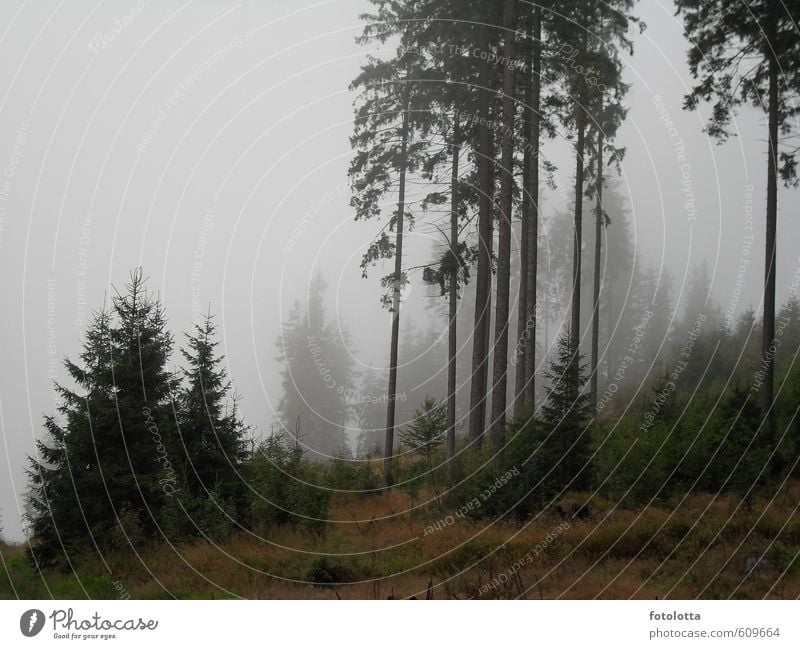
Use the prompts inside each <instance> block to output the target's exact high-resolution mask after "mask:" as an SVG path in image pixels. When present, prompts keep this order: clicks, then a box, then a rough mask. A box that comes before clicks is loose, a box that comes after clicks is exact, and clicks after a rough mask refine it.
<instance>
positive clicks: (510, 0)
mask: <svg viewBox="0 0 800 649" xmlns="http://www.w3.org/2000/svg"><path fill="white" fill-rule="evenodd" d="M516 7H517V1H516V0H505V6H504V10H503V24H504V26H505V43H504V55H505V60H506V61H507V62H509V61H513V60H514V57H515V56H516V40H515V29H514V26H515V22H516ZM514 94H515V93H514V66H513V65H510V64H506V67H505V72H504V75H503V141H502V152H501V170H500V185H501V187H500V215H499V226H498V233H499V238H498V250H497V305H496V311H495V323H494V332H495V335H494V371H493V373H492V388H493V390H492V427H491V430H492V435H491V437H492V446H493V447H494V448H495V450H499V449H500V448H501V447H502V446H503V443H504V441H505V429H506V406H507V398H508V320H509V311H510V309H509V297H510V288H511V287H510V282H511V209H512V205H513V198H514V169H513V167H514V112H515V110H516V102H515V98H514Z"/></svg>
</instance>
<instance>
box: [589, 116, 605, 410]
mask: <svg viewBox="0 0 800 649" xmlns="http://www.w3.org/2000/svg"><path fill="white" fill-rule="evenodd" d="M602 110H603V109H602V105H601V108H600V112H601V114H602ZM596 192H597V206H596V208H595V222H594V287H593V288H594V292H593V295H592V307H593V308H592V358H591V365H590V368H589V371H590V379H589V380H590V390H591V398H592V407H593V408H594V409H595V410H596V409H597V365H598V360H599V359H598V355H599V351H600V349H599V348H600V254H601V252H602V239H601V237H602V234H603V221H604V220H605V216H604V214H603V130H602V128H598V130H597V188H596Z"/></svg>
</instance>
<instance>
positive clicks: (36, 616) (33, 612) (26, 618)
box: [19, 608, 44, 638]
mask: <svg viewBox="0 0 800 649" xmlns="http://www.w3.org/2000/svg"><path fill="white" fill-rule="evenodd" d="M43 628H44V613H42V612H41V611H40V610H39V609H38V608H32V609H30V610H29V611H25V612H24V613H23V614H22V616H21V617H20V618H19V630H20V631H22V635H24V636H25V637H28V638H32V637H33V636H35V635H36V634H37V633H39V631H41V630H42V629H43Z"/></svg>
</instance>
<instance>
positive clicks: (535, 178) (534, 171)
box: [525, 5, 542, 408]
mask: <svg viewBox="0 0 800 649" xmlns="http://www.w3.org/2000/svg"><path fill="white" fill-rule="evenodd" d="M532 38H533V70H532V74H531V95H532V96H531V103H530V106H531V121H530V124H529V129H530V134H529V136H528V142H529V146H530V147H531V179H530V180H531V184H530V190H529V195H530V197H531V213H530V216H529V218H528V229H529V233H528V268H527V274H528V280H527V282H526V288H527V292H528V296H527V298H526V301H525V302H526V306H527V309H528V315H527V318H526V321H527V322H528V326H529V327H530V336H529V337H528V344H527V345H526V346H525V385H526V388H525V395H526V396H525V400H526V401H527V402H528V403H530V404H531V408H535V406H536V325H537V319H538V315H539V314H538V313H537V308H538V304H537V303H538V286H537V282H538V281H539V273H538V266H539V140H540V138H541V104H542V7H541V5H537V6H536V8H535V9H534V14H533V34H532Z"/></svg>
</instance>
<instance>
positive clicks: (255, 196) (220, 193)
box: [0, 0, 800, 538]
mask: <svg viewBox="0 0 800 649" xmlns="http://www.w3.org/2000/svg"><path fill="white" fill-rule="evenodd" d="M365 8H366V3H365V2H361V1H356V0H329V1H327V2H326V1H319V2H310V1H306V0H291V1H290V0H268V1H267V0H265V1H261V2H259V1H251V2H242V3H234V2H223V1H222V0H193V1H189V2H180V1H175V2H173V1H172V0H159V1H158V2H155V1H154V0H151V1H150V2H145V1H144V0H142V1H140V2H138V3H137V0H119V1H117V0H106V1H101V2H97V3H92V2H83V3H75V2H66V1H65V0H62V1H61V2H56V1H55V0H37V1H36V2H32V1H31V0H25V1H20V0H5V1H4V2H3V3H2V6H1V7H0V30H2V31H0V58H1V59H2V60H3V62H4V64H3V66H0V97H1V98H0V174H2V176H3V177H2V178H0V217H1V218H2V220H0V272H2V277H3V282H2V284H1V285H0V295H2V305H3V308H2V312H0V313H1V314H2V315H0V340H1V341H2V372H0V434H2V443H0V467H2V468H0V513H2V517H3V524H4V528H5V535H6V536H7V537H9V538H20V536H21V525H20V508H21V498H20V496H21V494H22V493H23V492H24V490H25V479H24V474H23V466H24V463H25V456H26V454H27V453H30V452H31V450H32V448H33V441H34V439H35V437H37V436H39V435H41V433H42V425H41V423H42V415H43V414H44V413H52V412H53V410H54V399H53V392H52V389H51V380H52V378H53V377H56V378H58V377H62V376H63V371H62V369H61V367H60V360H61V359H62V358H63V357H64V356H70V357H74V356H75V355H76V353H77V352H78V350H79V347H80V336H81V333H82V331H83V330H84V327H85V323H86V321H87V318H88V316H89V314H90V312H91V309H93V308H96V307H98V306H100V305H101V304H102V303H103V299H104V296H105V295H107V294H108V293H109V292H110V291H111V288H110V287H111V286H112V285H116V286H121V285H122V284H123V283H124V282H125V280H126V278H127V276H128V273H129V271H130V270H131V269H132V268H134V267H136V266H139V265H142V266H143V267H144V270H145V273H146V275H148V276H149V277H150V288H151V289H152V290H157V291H159V292H160V294H161V296H162V298H163V299H164V301H165V303H166V308H167V314H168V316H169V319H170V326H171V328H172V330H173V331H176V332H179V331H184V330H186V329H188V327H189V325H190V323H191V321H192V318H193V314H196V313H197V311H198V309H199V311H201V312H205V310H206V309H207V308H208V304H209V303H210V304H211V309H212V311H213V312H214V313H216V314H217V316H218V323H219V325H220V328H221V334H222V337H223V341H224V351H225V353H226V354H227V359H228V365H229V371H230V373H231V375H232V377H233V379H234V381H235V384H236V386H237V388H238V390H239V391H240V392H241V393H242V395H243V403H242V406H243V413H244V415H245V418H246V419H247V421H248V422H249V423H250V424H252V425H254V426H257V427H260V428H262V429H263V428H267V429H268V428H269V424H270V422H271V420H272V410H273V408H274V407H275V406H276V405H277V400H278V399H279V397H280V394H279V377H278V373H277V371H278V366H277V363H275V361H274V356H275V354H276V348H275V340H276V337H277V336H278V333H279V324H280V322H281V320H282V319H284V318H285V315H286V312H287V310H288V308H289V307H290V306H291V303H292V301H293V300H294V299H296V298H298V297H299V296H301V295H302V294H303V292H304V287H305V285H306V284H307V282H308V281H309V279H310V277H311V273H312V272H313V270H314V269H316V268H321V269H322V270H323V271H324V272H325V274H326V278H327V280H328V282H329V285H330V290H331V300H330V304H329V308H330V309H331V310H333V311H334V312H335V314H336V315H337V317H338V318H339V321H340V322H342V323H343V324H344V325H345V326H346V327H347V328H348V329H349V330H350V333H351V337H352V340H353V350H352V351H353V355H354V358H355V359H356V361H357V362H358V363H362V364H368V363H370V362H373V363H380V362H381V361H383V358H384V354H385V351H384V350H385V349H386V347H387V341H388V333H389V331H388V329H389V327H388V324H389V320H388V315H387V314H386V313H385V312H382V311H381V308H380V304H379V301H378V298H379V294H380V291H379V288H378V287H377V285H376V284H377V282H376V281H375V280H362V279H361V278H360V270H359V268H358V266H359V261H360V257H361V254H362V253H363V250H364V247H365V245H366V244H367V243H368V242H369V240H370V239H371V238H372V237H373V236H374V235H375V233H376V229H377V227H378V226H377V225H376V224H362V223H359V224H356V223H353V222H352V214H351V211H350V209H349V207H348V201H349V194H348V192H347V190H346V187H345V185H344V183H345V181H346V178H347V166H348V162H349V158H350V150H349V146H348V136H349V135H350V132H351V128H352V123H351V117H352V101H353V96H352V95H351V93H350V92H349V91H348V90H347V88H348V84H349V82H350V81H351V79H352V78H353V77H354V76H355V74H356V72H357V70H358V67H359V65H360V63H361V62H362V61H363V57H364V54H365V50H364V49H363V48H361V47H359V46H357V45H356V44H355V43H354V37H355V36H356V35H357V34H358V33H359V32H360V29H361V25H360V23H359V21H358V15H359V13H360V12H361V11H362V10H364V9H365ZM637 13H638V14H639V15H640V16H641V17H642V18H643V19H644V21H645V22H646V23H647V24H648V29H647V31H646V32H645V33H644V34H643V35H641V36H639V35H637V36H636V38H635V42H636V52H635V55H634V57H633V58H632V59H630V60H626V64H627V71H626V74H627V77H628V79H629V81H630V82H631V83H632V84H633V85H632V89H631V92H630V95H629V104H630V114H629V119H628V121H627V122H626V124H625V126H624V127H623V129H622V131H621V133H620V137H619V140H618V142H619V144H621V145H624V146H626V147H627V149H628V152H627V156H626V158H625V161H624V164H623V175H622V181H623V183H624V185H623V187H624V188H625V191H626V192H627V194H628V195H629V200H630V205H631V211H632V222H633V223H634V225H635V234H636V243H637V249H638V250H639V251H640V252H641V254H642V255H643V257H644V258H645V259H646V260H647V262H649V263H652V264H654V265H656V266H660V265H664V266H667V267H669V268H670V270H671V271H672V272H673V275H674V276H675V279H676V282H677V285H676V290H680V283H681V281H682V280H683V277H684V273H685V269H686V268H687V267H688V265H689V264H694V263H697V262H699V261H701V260H706V261H707V263H708V264H709V267H710V269H711V270H712V272H713V273H714V275H715V279H714V294H715V297H716V299H717V301H718V302H719V303H720V305H721V306H722V307H723V310H724V309H725V308H726V307H727V306H728V304H729V303H730V301H731V300H732V299H733V297H732V296H733V290H734V288H735V276H736V271H737V268H738V265H739V259H740V249H741V247H742V244H743V240H744V239H743V237H744V236H745V235H746V234H747V233H746V231H745V221H746V210H745V208H744V205H745V202H746V200H747V199H748V197H747V194H746V187H747V186H748V185H752V186H753V189H752V206H753V210H752V217H753V228H754V230H753V234H754V235H755V242H754V244H753V245H754V248H753V254H752V256H751V266H750V268H749V270H748V271H747V274H746V286H745V287H744V290H743V295H742V297H741V299H740V302H739V308H738V309H737V312H741V310H742V308H743V307H744V306H745V305H746V304H753V305H754V306H757V305H758V302H759V295H760V294H759V284H760V280H761V277H762V275H763V269H762V266H763V252H762V247H763V243H762V242H763V235H762V230H763V213H764V204H765V184H766V183H765V177H766V174H765V167H766V160H765V149H766V145H765V138H764V136H763V132H764V129H763V126H762V119H761V117H760V116H759V115H758V114H756V113H753V112H751V111H743V112H742V113H740V115H739V117H738V120H737V124H736V126H737V128H738V130H739V132H740V137H739V138H737V139H734V140H732V141H731V142H729V143H728V144H726V145H725V146H717V145H716V144H715V143H713V142H711V141H709V140H708V139H707V138H706V137H705V135H703V134H702V126H703V116H702V115H700V114H697V113H687V112H684V111H683V110H682V109H681V106H682V102H683V94H684V93H685V91H686V90H687V87H688V83H689V79H688V70H687V66H686V63H685V59H686V57H685V49H686V43H685V42H684V40H683V36H682V29H681V26H680V24H679V23H678V22H677V21H676V19H675V18H674V17H673V8H672V5H671V3H669V2H666V1H663V2H662V1H660V0H644V2H642V3H641V4H640V6H639V7H638V8H637ZM657 96H660V97H661V100H662V103H661V104H659V103H658V102H657V101H654V97H657ZM665 114H666V115H668V116H669V118H671V119H672V121H673V122H674V124H675V129H676V131H675V132H673V133H672V134H670V132H668V130H667V128H666V127H665V126H664V124H663V121H662V117H663V116H664V115H665ZM677 141H682V142H683V144H684V145H685V153H684V154H683V155H684V158H683V159H682V160H680V159H679V158H678V155H677V153H678V151H677V148H676V146H675V144H676V142H677ZM551 149H552V155H553V157H554V159H555V160H556V161H557V162H558V163H559V164H560V166H561V177H562V183H568V182H569V179H570V178H571V176H572V163H571V161H570V158H569V148H568V146H567V145H566V144H565V143H564V142H563V141H562V142H560V143H556V144H555V145H553V146H552V147H551ZM682 180H684V181H687V182H688V183H689V185H688V186H684V188H683V189H682V186H681V181H682ZM687 187H688V189H689V191H691V193H692V194H693V199H694V202H695V206H694V208H692V207H691V206H690V207H689V210H691V209H696V214H692V213H690V211H687V208H686V207H684V204H685V202H686V196H685V194H684V189H686V188H687ZM560 205H562V201H561V199H560V198H559V196H558V195H557V194H556V195H554V196H552V197H548V205H547V207H548V209H551V208H555V207H558V206H560ZM796 208H797V195H796V194H795V193H793V192H790V191H783V193H782V194H781V198H780V216H779V218H780V221H779V239H778V241H779V259H780V266H779V274H778V287H779V288H778V290H779V297H783V296H785V295H786V292H787V288H788V284H789V282H790V278H791V275H792V274H793V273H794V271H795V268H796V267H797V266H798V259H797V250H796V246H794V247H792V246H791V245H790V242H793V241H794V242H796V241H797V240H798V234H800V226H798V222H797V219H796V218H795V214H794V213H795V211H796ZM690 217H693V218H690ZM408 248H409V250H411V251H412V252H411V253H410V254H409V257H408V259H407V260H406V263H407V264H410V263H413V262H415V261H416V260H420V261H422V260H425V259H426V257H427V255H428V251H429V249H430V241H429V240H428V234H426V232H425V231H424V228H421V229H420V232H418V233H416V234H412V235H411V237H410V240H409V243H408ZM385 272H388V269H386V270H384V273H385ZM379 274H383V273H379V272H376V273H375V275H376V276H377V275H379ZM411 292H412V294H411V296H410V297H409V304H410V305H411V306H412V309H416V310H419V307H420V305H421V304H422V302H423V300H424V295H425V294H427V293H429V292H430V290H429V289H425V288H423V287H421V286H414V287H413V288H412V291H411ZM178 341H179V342H181V339H180V337H179V339H178Z"/></svg>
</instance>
